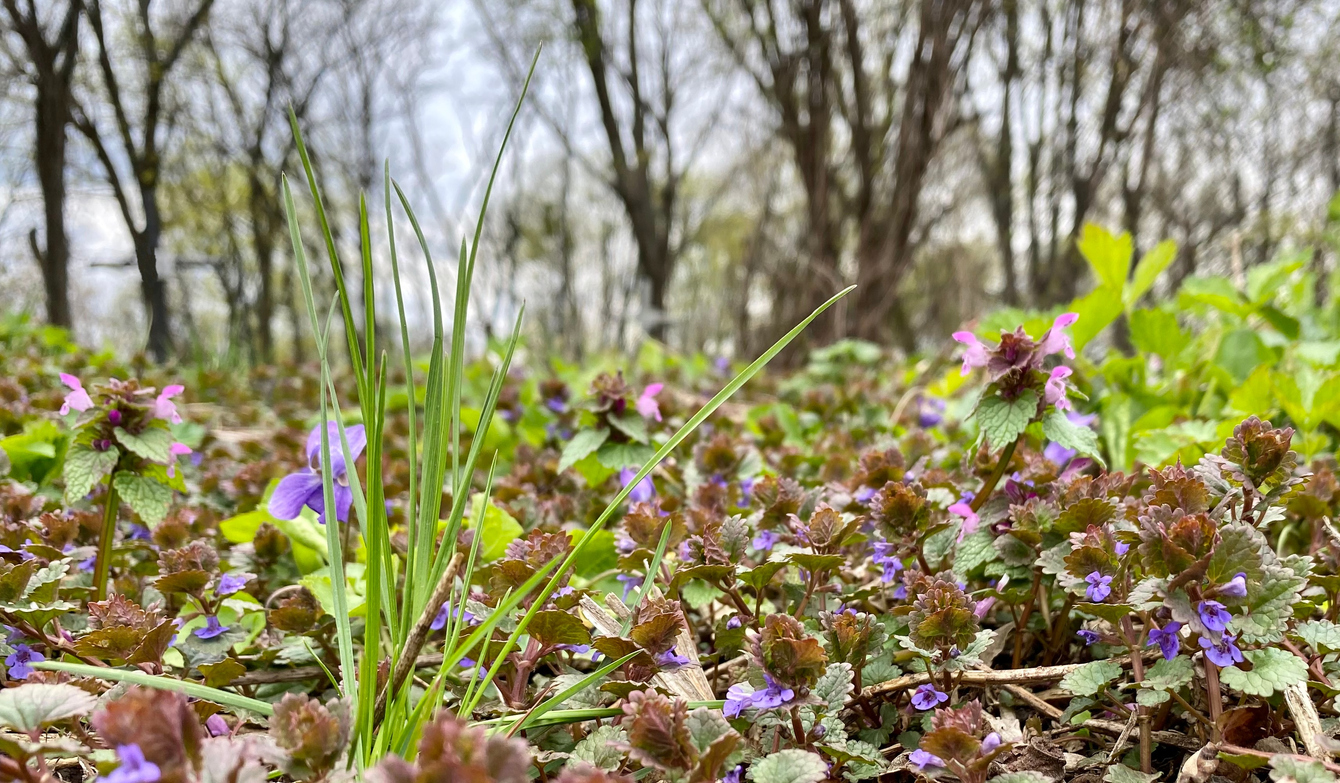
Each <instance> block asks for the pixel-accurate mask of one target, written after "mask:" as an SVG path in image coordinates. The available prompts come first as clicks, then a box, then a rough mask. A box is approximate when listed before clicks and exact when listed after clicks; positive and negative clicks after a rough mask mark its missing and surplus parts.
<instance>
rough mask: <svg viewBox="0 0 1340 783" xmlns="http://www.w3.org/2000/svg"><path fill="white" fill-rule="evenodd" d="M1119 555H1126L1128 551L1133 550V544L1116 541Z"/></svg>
mask: <svg viewBox="0 0 1340 783" xmlns="http://www.w3.org/2000/svg"><path fill="white" fill-rule="evenodd" d="M1116 550H1117V557H1125V556H1126V553H1127V552H1129V551H1131V545H1130V544H1127V543H1125V542H1122V541H1118V542H1117V543H1116Z"/></svg>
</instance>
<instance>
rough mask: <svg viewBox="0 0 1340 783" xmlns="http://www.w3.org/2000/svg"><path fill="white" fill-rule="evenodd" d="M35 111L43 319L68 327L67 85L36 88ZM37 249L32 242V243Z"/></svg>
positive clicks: (68, 101)
mask: <svg viewBox="0 0 1340 783" xmlns="http://www.w3.org/2000/svg"><path fill="white" fill-rule="evenodd" d="M53 93H56V94H53ZM34 103H35V108H36V111H37V139H36V141H37V149H36V153H37V155H36V164H37V179H38V181H39V182H40V183H41V186H42V207H43V218H44V220H45V223H46V247H45V248H43V249H42V250H41V251H40V252H39V253H38V258H37V260H38V263H39V264H40V265H41V268H42V283H43V286H44V287H45V289H46V300H47V322H48V323H51V324H53V325H55V326H64V327H66V328H69V327H71V326H73V325H74V323H73V320H72V318H71V314H70V272H69V267H70V240H69V236H68V235H67V234H66V233H65V149H66V141H67V138H66V135H65V129H66V125H67V124H68V123H69V121H70V93H69V84H68V83H67V84H65V85H64V89H63V90H62V89H59V88H58V87H54V86H53V87H48V88H46V89H41V88H39V89H38V90H37V96H36V99H35V101H34ZM33 249H34V251H37V246H36V242H34V243H33Z"/></svg>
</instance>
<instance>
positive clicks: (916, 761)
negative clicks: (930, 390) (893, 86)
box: [907, 362, 966, 772]
mask: <svg viewBox="0 0 1340 783" xmlns="http://www.w3.org/2000/svg"><path fill="white" fill-rule="evenodd" d="M965 363H966V362H965ZM907 760H908V762H910V763H911V764H912V766H914V767H916V768H917V769H919V770H921V771H923V772H924V771H925V770H926V767H943V766H944V765H945V760H944V759H942V758H940V757H939V756H937V755H935V754H934V753H931V752H930V751H926V750H922V749H920V748H917V749H916V750H914V751H912V755H910V756H908V757H907Z"/></svg>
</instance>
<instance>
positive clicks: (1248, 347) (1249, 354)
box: [1214, 329, 1275, 383]
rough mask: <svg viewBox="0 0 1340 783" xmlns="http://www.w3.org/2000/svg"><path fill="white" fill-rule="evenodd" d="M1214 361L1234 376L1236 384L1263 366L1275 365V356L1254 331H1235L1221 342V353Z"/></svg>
mask: <svg viewBox="0 0 1340 783" xmlns="http://www.w3.org/2000/svg"><path fill="white" fill-rule="evenodd" d="M1214 361H1215V363H1216V364H1218V365H1219V366H1220V367H1222V368H1224V369H1225V370H1227V371H1228V373H1229V374H1230V375H1232V376H1233V381H1234V383H1242V382H1243V381H1245V380H1247V377H1248V376H1249V375H1251V374H1252V372H1253V371H1255V370H1256V368H1257V367H1260V366H1261V365H1263V364H1270V365H1273V364H1274V363H1275V355H1274V353H1272V352H1271V350H1270V349H1269V348H1267V347H1266V344H1265V343H1264V342H1262V341H1261V337H1260V335H1258V334H1257V333H1256V331H1255V330H1253V329H1235V330H1234V331H1231V332H1229V333H1228V334H1226V335H1224V337H1223V339H1222V340H1221V341H1220V342H1219V353H1218V354H1216V355H1215V357H1214Z"/></svg>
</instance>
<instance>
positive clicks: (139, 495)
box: [112, 470, 172, 528]
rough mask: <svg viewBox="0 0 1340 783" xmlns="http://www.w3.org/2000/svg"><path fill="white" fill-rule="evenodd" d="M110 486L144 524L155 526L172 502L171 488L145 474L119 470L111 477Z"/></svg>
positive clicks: (161, 519)
mask: <svg viewBox="0 0 1340 783" xmlns="http://www.w3.org/2000/svg"><path fill="white" fill-rule="evenodd" d="M112 486H114V487H116V492H117V494H118V495H120V496H121V499H122V500H124V501H125V502H126V503H127V504H129V505H130V507H131V509H132V510H134V512H135V513H136V514H139V515H140V519H142V520H144V524H145V525H147V526H149V527H151V528H152V527H155V526H157V525H158V523H159V522H162V521H163V518H164V517H166V516H167V512H168V506H170V505H171V504H172V488H171V487H168V486H167V485H166V484H160V483H158V482H157V481H154V480H153V479H151V478H148V477H146V476H139V475H136V474H134V473H131V472H130V471H126V470H120V471H117V473H116V475H115V476H113V477H112Z"/></svg>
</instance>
